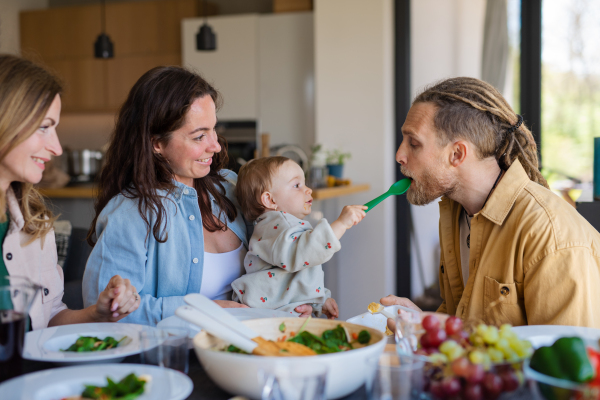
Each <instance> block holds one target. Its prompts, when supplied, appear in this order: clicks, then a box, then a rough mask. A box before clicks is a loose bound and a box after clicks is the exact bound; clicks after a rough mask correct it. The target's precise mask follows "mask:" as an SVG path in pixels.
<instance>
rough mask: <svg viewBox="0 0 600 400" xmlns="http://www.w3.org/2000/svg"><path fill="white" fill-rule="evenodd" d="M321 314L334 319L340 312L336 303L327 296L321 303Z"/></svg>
mask: <svg viewBox="0 0 600 400" xmlns="http://www.w3.org/2000/svg"><path fill="white" fill-rule="evenodd" d="M322 311H323V314H325V315H327V318H329V319H336V318H337V317H339V316H340V312H339V310H338V305H337V303H336V302H335V300H334V299H333V298H331V297H330V298H328V299H327V300H325V304H323V308H322Z"/></svg>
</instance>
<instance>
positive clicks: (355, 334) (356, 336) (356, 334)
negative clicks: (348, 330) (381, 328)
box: [352, 332, 358, 340]
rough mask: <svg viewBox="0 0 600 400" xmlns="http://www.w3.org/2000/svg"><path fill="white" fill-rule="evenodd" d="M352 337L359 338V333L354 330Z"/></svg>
mask: <svg viewBox="0 0 600 400" xmlns="http://www.w3.org/2000/svg"><path fill="white" fill-rule="evenodd" d="M352 339H354V340H358V333H356V332H352Z"/></svg>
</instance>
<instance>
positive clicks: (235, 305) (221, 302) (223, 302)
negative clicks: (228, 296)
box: [213, 300, 250, 308]
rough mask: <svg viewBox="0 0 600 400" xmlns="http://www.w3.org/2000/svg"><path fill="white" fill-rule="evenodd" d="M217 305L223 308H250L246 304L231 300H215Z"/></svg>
mask: <svg viewBox="0 0 600 400" xmlns="http://www.w3.org/2000/svg"><path fill="white" fill-rule="evenodd" d="M213 301H214V302H215V303H217V304H218V305H220V306H221V307H222V308H250V307H248V306H247V305H245V304H242V303H238V302H237V301H231V300H213Z"/></svg>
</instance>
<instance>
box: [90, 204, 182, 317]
mask: <svg viewBox="0 0 600 400" xmlns="http://www.w3.org/2000/svg"><path fill="white" fill-rule="evenodd" d="M150 223H151V224H153V221H150ZM96 232H97V234H98V241H97V243H96V245H95V246H94V248H93V250H92V253H91V254H90V257H89V258H88V261H87V265H86V269H85V274H84V276H83V300H84V305H85V306H86V307H87V306H90V305H92V304H95V303H96V301H97V299H98V296H99V293H100V292H101V291H102V290H104V288H105V287H106V285H107V284H108V281H109V280H110V278H111V277H112V276H113V275H117V274H118V275H120V276H121V277H122V278H124V279H129V280H130V281H131V284H132V285H133V286H135V288H136V289H137V291H138V293H139V294H140V297H141V303H140V306H139V308H138V309H137V310H136V311H135V312H133V313H132V314H131V315H129V316H127V317H125V318H123V319H122V320H121V322H129V323H137V324H144V325H156V324H157V323H158V322H159V321H160V320H161V319H163V318H165V317H167V316H170V315H173V314H174V312H175V309H176V308H177V307H179V306H180V305H183V304H184V301H183V296H171V297H159V298H157V297H155V296H154V293H152V292H153V288H152V286H155V284H156V282H148V281H147V280H148V277H150V279H152V277H153V276H156V275H155V273H154V272H157V271H148V268H150V269H151V270H152V269H154V267H155V266H153V265H152V264H153V263H152V262H151V263H148V255H149V254H152V252H153V251H155V250H156V241H155V239H154V237H153V236H152V233H150V234H149V235H148V234H147V232H148V228H147V225H146V224H145V222H144V221H143V219H142V217H141V216H140V214H139V211H138V209H137V203H136V202H135V201H133V200H131V199H127V198H125V197H123V196H117V197H115V198H113V199H112V200H111V201H110V202H109V203H108V204H107V206H106V207H105V208H104V210H103V211H102V212H101V213H100V216H99V218H98V221H97V223H96Z"/></svg>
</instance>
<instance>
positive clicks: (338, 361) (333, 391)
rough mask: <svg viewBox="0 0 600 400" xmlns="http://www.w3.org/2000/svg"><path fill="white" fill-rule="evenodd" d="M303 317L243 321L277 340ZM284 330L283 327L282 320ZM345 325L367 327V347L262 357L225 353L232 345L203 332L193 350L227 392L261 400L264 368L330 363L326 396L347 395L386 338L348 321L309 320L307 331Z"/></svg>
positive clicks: (357, 329) (360, 381)
mask: <svg viewBox="0 0 600 400" xmlns="http://www.w3.org/2000/svg"><path fill="white" fill-rule="evenodd" d="M305 321H306V319H304V318H265V319H254V320H248V321H243V323H244V324H245V325H247V326H248V327H249V328H251V329H252V330H254V331H255V332H257V333H258V334H259V335H260V336H262V337H263V338H265V339H267V340H277V339H280V338H282V337H283V336H284V335H285V336H286V337H287V338H289V337H290V333H291V332H298V330H299V329H300V327H301V326H302V324H303V323H304V322H305ZM282 323H283V324H285V331H284V332H281V331H280V329H279V328H280V326H281V324H282ZM338 325H342V326H344V327H345V328H346V329H347V330H348V332H349V334H350V335H352V334H354V333H355V334H358V333H359V332H360V331H362V330H367V331H368V332H369V333H370V334H371V341H370V342H369V343H368V344H367V345H366V346H364V347H360V348H356V349H353V350H348V351H344V352H339V353H331V354H320V355H316V356H307V357H262V356H257V355H252V354H239V353H229V352H225V351H221V350H223V349H224V348H226V347H227V345H228V343H226V342H224V341H223V340H221V339H218V338H215V337H214V336H212V335H210V334H208V333H206V332H205V331H202V332H200V333H198V334H197V335H196V336H195V337H194V349H195V351H196V354H197V355H198V359H199V360H200V363H201V364H202V367H203V368H204V370H205V371H206V373H207V374H208V376H210V378H211V379H212V380H213V381H214V382H215V383H216V384H217V385H218V386H219V387H221V388H222V389H223V390H225V391H227V392H229V393H231V394H234V395H242V396H246V397H249V398H252V399H260V398H261V391H262V387H263V383H262V382H261V378H260V372H261V371H272V370H273V369H274V368H276V369H279V368H281V369H290V370H292V371H293V369H294V367H305V366H310V365H315V364H324V365H326V366H327V370H328V372H327V384H326V392H327V398H328V399H335V398H339V397H343V396H347V395H349V394H350V393H352V392H354V391H355V390H357V389H358V388H360V386H361V385H363V384H364V383H365V380H366V378H367V375H368V374H369V370H368V364H367V359H369V358H371V357H374V356H378V355H380V354H381V353H383V350H384V347H385V344H386V342H387V339H386V337H385V335H384V334H383V333H382V332H380V331H378V330H377V329H373V328H369V327H365V326H361V325H356V324H351V323H348V322H344V321H337V320H327V319H311V320H310V321H309V322H308V324H307V325H306V327H305V330H306V331H308V332H310V333H313V334H315V335H317V336H320V335H321V334H322V333H323V331H325V330H328V329H334V328H336V327H337V326H338Z"/></svg>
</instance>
